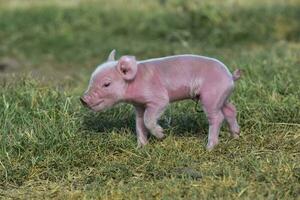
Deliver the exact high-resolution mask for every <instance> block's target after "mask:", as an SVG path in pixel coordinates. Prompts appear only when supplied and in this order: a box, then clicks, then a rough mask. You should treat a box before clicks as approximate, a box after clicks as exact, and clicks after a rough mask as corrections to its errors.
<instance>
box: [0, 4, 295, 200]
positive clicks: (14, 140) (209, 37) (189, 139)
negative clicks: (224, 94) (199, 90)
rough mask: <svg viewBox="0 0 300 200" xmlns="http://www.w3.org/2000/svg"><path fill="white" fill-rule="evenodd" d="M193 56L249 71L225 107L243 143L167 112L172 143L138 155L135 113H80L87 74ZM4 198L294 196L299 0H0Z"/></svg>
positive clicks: (188, 110)
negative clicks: (125, 58) (210, 140)
mask: <svg viewBox="0 0 300 200" xmlns="http://www.w3.org/2000/svg"><path fill="white" fill-rule="evenodd" d="M112 49H116V50H117V57H120V56H121V55H124V54H129V55H135V56H136V57H137V59H140V60H141V59H148V58H152V57H161V56H167V55H173V54H181V53H182V54H183V53H193V54H200V55H205V56H209V57H214V58H217V59H219V60H221V61H222V62H224V63H225V64H226V65H227V66H228V68H229V69H230V71H233V70H234V69H236V68H240V69H242V70H243V72H244V73H243V77H242V79H241V80H239V81H238V82H237V84H236V90H235V93H234V94H233V96H232V101H233V102H234V103H235V104H236V105H237V108H238V111H239V115H238V121H239V123H240V125H241V129H242V133H241V134H242V137H241V138H240V139H239V140H232V139H231V138H230V137H229V136H228V129H227V127H226V126H223V128H222V131H221V136H220V137H221V142H220V145H218V147H217V148H216V149H215V150H214V151H213V152H207V151H206V150H205V149H204V145H205V143H206V140H207V130H208V124H207V120H206V117H205V115H204V113H201V112H198V111H197V110H196V109H195V104H194V103H193V102H189V101H186V102H179V103H175V104H172V105H171V106H170V107H169V109H168V110H167V111H166V113H165V114H164V115H163V116H162V119H161V121H160V123H161V125H162V126H163V128H164V129H165V132H166V135H167V136H168V137H167V138H166V139H165V140H164V141H162V142H158V141H156V140H155V139H152V138H151V141H150V144H149V145H148V146H147V147H145V148H144V149H136V148H135V147H136V138H135V135H134V113H133V110H132V108H131V107H130V106H128V105H127V106H126V105H120V106H117V107H116V108H114V109H112V110H109V111H106V112H104V113H92V112H90V111H88V110H86V109H84V108H82V106H81V105H80V103H79V101H78V97H79V95H81V94H82V93H83V91H84V90H85V88H86V87H87V83H88V80H89V76H90V74H91V73H92V71H93V70H94V68H95V66H97V65H98V64H100V63H102V62H103V61H105V60H106V58H107V56H108V54H109V52H110V51H111V50H112ZM0 84H1V85H0V197H1V198H4V199H9V198H11V199H15V198H22V199H32V198H36V199H41V198H57V199H65V198H67V199H83V198H86V199H95V198H99V199H212V198H216V199H239V198H241V199H250V198H251V199H297V198H299V195H300V184H299V183H300V179H299V178H300V174H299V173H300V168H299V166H300V159H299V152H300V101H299V99H300V89H299V85H300V2H299V0H223V1H218V0H210V1H209V0H207V1H206V0H205V1H204V0H203V1H200V0H199V1H198V0H189V1H187V0H152V1H142V0H109V1H108V0H107V1H106V0H85V1H83V0H82V1H81V0H66V1H58V0H49V1H39V0H10V1H6V0H0Z"/></svg>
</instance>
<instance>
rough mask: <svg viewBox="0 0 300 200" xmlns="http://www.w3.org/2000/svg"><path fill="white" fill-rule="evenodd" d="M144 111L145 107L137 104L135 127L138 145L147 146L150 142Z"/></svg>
mask: <svg viewBox="0 0 300 200" xmlns="http://www.w3.org/2000/svg"><path fill="white" fill-rule="evenodd" d="M144 113H145V108H144V107H142V106H135V128H136V134H137V142H138V147H142V146H145V145H146V144H147V143H148V130H147V128H146V126H145V124H144Z"/></svg>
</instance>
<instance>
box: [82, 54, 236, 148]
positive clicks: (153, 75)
mask: <svg viewBox="0 0 300 200" xmlns="http://www.w3.org/2000/svg"><path fill="white" fill-rule="evenodd" d="M114 57H115V50H113V51H112V52H111V54H110V55H109V58H108V60H107V62H105V63H104V64H102V65H100V66H98V68H97V69H96V70H95V72H94V73H93V74H92V77H91V80H90V85H89V88H88V90H87V91H86V92H85V94H84V95H83V97H81V101H82V103H83V104H84V105H86V106H87V107H89V108H91V109H92V110H94V111H101V110H104V109H106V108H109V107H112V106H113V105H115V104H117V103H119V102H127V103H130V104H132V105H133V106H134V107H135V112H136V132H137V139H138V146H144V145H146V144H147V143H148V132H150V133H151V134H152V135H154V136H155V137H157V138H158V139H162V138H164V134H163V130H162V128H161V126H159V125H158V124H157V121H158V119H159V117H160V116H161V115H162V113H163V112H164V110H165V108H166V107H167V105H168V104H169V103H170V102H174V101H179V100H184V99H194V100H198V101H200V102H201V104H202V106H203V109H204V111H205V113H206V115H207V118H208V121H209V135H208V144H207V149H208V150H211V149H213V147H214V146H215V145H217V144H218V136H219V131H220V127H221V124H222V122H223V120H224V119H225V120H226V121H227V123H228V124H229V127H230V131H231V134H232V136H233V137H234V138H238V137H239V132H240V130H239V125H238V123H237V120H236V108H235V106H234V105H233V104H232V103H229V101H228V98H229V96H230V94H231V92H232V91H233V88H234V80H236V79H238V78H239V76H240V71H239V70H236V71H235V72H234V74H233V75H231V73H230V72H229V71H228V69H227V68H226V66H225V65H224V64H223V63H221V62H220V61H218V60H216V59H212V58H208V57H203V56H197V55H178V56H169V57H163V58H157V59H150V60H144V61H136V60H135V57H133V56H122V57H121V58H120V59H119V60H118V61H115V59H114Z"/></svg>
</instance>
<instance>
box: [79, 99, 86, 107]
mask: <svg viewBox="0 0 300 200" xmlns="http://www.w3.org/2000/svg"><path fill="white" fill-rule="evenodd" d="M80 101H81V103H82V105H84V106H87V103H86V102H85V101H84V99H83V98H82V97H80Z"/></svg>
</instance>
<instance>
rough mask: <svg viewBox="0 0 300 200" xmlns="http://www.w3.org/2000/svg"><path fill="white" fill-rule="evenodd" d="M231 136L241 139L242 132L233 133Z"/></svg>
mask: <svg viewBox="0 0 300 200" xmlns="http://www.w3.org/2000/svg"><path fill="white" fill-rule="evenodd" d="M231 136H232V137H233V139H239V137H240V134H239V133H232V134H231Z"/></svg>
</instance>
